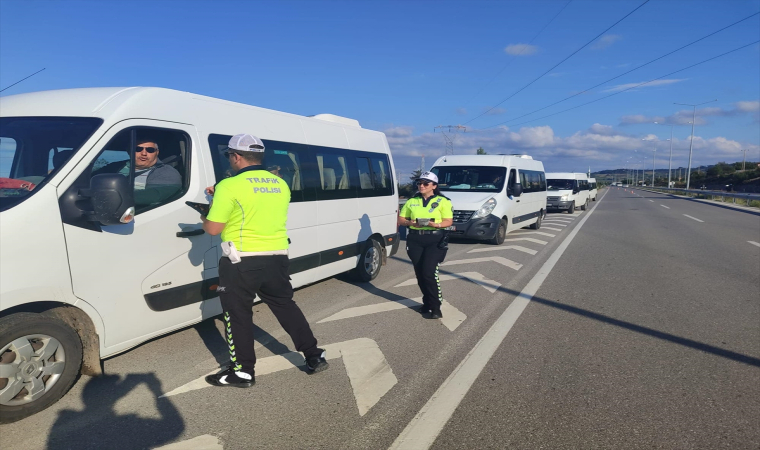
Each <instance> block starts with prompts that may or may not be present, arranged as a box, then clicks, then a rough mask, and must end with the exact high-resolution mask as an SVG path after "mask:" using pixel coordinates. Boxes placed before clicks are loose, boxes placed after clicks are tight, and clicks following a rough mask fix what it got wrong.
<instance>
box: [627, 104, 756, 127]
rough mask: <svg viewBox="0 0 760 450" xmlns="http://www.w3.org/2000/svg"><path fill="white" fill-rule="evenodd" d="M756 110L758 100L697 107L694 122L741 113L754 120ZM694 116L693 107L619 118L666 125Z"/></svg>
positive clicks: (699, 122) (629, 123) (700, 123)
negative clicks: (722, 105)
mask: <svg viewBox="0 0 760 450" xmlns="http://www.w3.org/2000/svg"><path fill="white" fill-rule="evenodd" d="M758 111H760V101H742V102H736V103H734V105H733V107H732V108H721V107H716V106H710V107H706V108H701V109H697V118H696V121H695V123H696V124H697V125H704V124H706V123H707V119H706V118H707V117H733V116H739V115H743V114H751V113H754V114H753V117H754V119H755V121H757V120H758V115H759V114H758ZM693 117H694V110H693V109H682V110H680V111H678V112H676V113H674V114H671V115H670V116H667V117H664V116H645V115H642V114H634V115H628V116H623V117H621V118H620V124H621V125H634V124H640V123H654V122H659V123H663V124H667V125H688V124H690V123H691V119H692V118H693Z"/></svg>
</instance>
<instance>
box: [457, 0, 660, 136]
mask: <svg viewBox="0 0 760 450" xmlns="http://www.w3.org/2000/svg"><path fill="white" fill-rule="evenodd" d="M649 1H650V0H644V3H642V4H640V5H639V6H637V7H636V8H634V9H633V11H631V12H629V13H628V14H626V15H625V16H623V17H622V18H621V19H620V20H618V21H617V22H615V23H613V24H612V25H610V26H609V27H607V28H606V29H605V30H604V31H602V32H601V33H599V34H597V35H596V36H595V37H594V38H593V39H591V40H590V41H588V42H586V43H585V44H583V45H582V46H581V47H580V48H579V49H577V50H575V51H574V52H572V53H571V54H570V55H568V56H567V57H565V59H563V60H562V61H560V62H558V63H557V64H555V65H554V66H552V67H551V68H550V69H549V70H547V71H546V72H544V73H542V74H541V75H539V76H538V77H537V78H535V79H534V80H533V81H531V82H530V83H528V84H526V85H525V86H523V87H521V88H520V89H518V90H517V91H515V92H513V93H512V94H511V95H510V96H509V97H507V98H505V99H504V100H502V101H500V102H499V103H497V104H495V105H494V106H492V107H491V108H489V109H488V110H486V111H485V112H484V113H482V114H480V115H478V116H476V117H473V118H472V119H470V120H468V121H467V122H465V123H464V124H465V125H467V124H468V123H470V122H472V121H473V120H475V119H478V118H480V117H483V116H484V115H486V114H487V113H488V112H490V111H492V110H493V109H494V108H496V107H497V106H499V105H501V104H502V103H504V102H506V101H507V100H509V99H510V98H512V97H514V96H515V95H517V94H519V93H520V92H522V91H524V90H525V89H526V88H528V86H530V85H531V84H533V83H535V82H536V81H538V80H540V79H541V78H543V77H544V76H545V75H546V74H548V73H549V72H551V71H552V70H554V69H556V68H557V67H559V66H560V65H561V64H562V63H564V62H565V61H567V60H568V59H570V58H572V57H573V56H574V55H575V54H576V53H578V52H579V51H581V50H583V49H584V48H586V47H587V46H588V45H589V44H591V43H592V42H594V41H595V40H597V39H599V38H600V37H601V36H602V35H603V34H604V33H606V32H608V31H610V30H611V29H612V28H614V27H615V25H617V24H619V23H620V22H622V21H623V20H625V19H626V18H627V17H628V16H630V15H631V14H633V13H635V12H636V11H638V10H639V9H640V8H641V7H642V6H644V5H646V4H647V3H649Z"/></svg>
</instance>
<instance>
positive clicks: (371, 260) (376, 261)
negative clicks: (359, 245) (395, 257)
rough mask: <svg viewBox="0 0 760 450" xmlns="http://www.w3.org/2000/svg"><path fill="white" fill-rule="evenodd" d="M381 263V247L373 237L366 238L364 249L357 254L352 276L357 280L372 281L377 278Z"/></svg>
mask: <svg viewBox="0 0 760 450" xmlns="http://www.w3.org/2000/svg"><path fill="white" fill-rule="evenodd" d="M382 265H383V248H382V247H381V246H380V243H379V242H377V241H376V240H374V239H368V240H367V242H366V245H364V250H362V253H361V254H360V255H359V261H357V263H356V269H354V276H355V277H356V279H358V280H359V281H364V282H367V281H372V280H374V279H375V278H377V275H378V274H379V273H380V268H381V267H382Z"/></svg>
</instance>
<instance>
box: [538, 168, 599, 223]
mask: <svg viewBox="0 0 760 450" xmlns="http://www.w3.org/2000/svg"><path fill="white" fill-rule="evenodd" d="M546 184H547V185H548V187H547V191H548V194H547V195H548V197H547V200H546V206H547V208H548V209H558V210H566V211H567V212H568V213H569V214H572V213H573V212H574V211H575V208H578V207H580V208H581V210H583V211H585V210H586V209H587V208H588V204H589V202H590V197H589V184H588V176H587V175H586V174H585V173H575V172H549V173H547V174H546Z"/></svg>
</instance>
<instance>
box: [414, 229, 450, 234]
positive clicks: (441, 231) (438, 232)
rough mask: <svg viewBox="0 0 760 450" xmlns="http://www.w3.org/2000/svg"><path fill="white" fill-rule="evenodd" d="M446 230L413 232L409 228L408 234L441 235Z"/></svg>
mask: <svg viewBox="0 0 760 450" xmlns="http://www.w3.org/2000/svg"><path fill="white" fill-rule="evenodd" d="M445 231H446V230H415V229H412V228H410V229H409V234H443V233H444V232H445Z"/></svg>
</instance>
